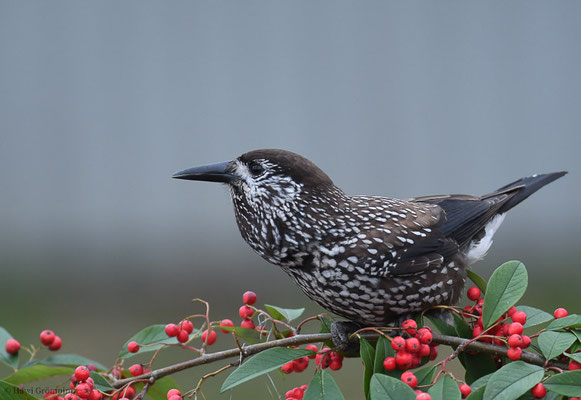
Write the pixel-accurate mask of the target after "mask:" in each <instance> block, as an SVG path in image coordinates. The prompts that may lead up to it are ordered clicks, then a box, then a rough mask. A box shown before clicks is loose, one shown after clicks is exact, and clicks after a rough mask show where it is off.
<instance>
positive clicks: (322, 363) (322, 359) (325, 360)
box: [315, 347, 331, 369]
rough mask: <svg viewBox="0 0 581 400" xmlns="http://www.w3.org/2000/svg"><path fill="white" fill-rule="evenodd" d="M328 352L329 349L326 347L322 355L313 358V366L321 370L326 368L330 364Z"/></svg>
mask: <svg viewBox="0 0 581 400" xmlns="http://www.w3.org/2000/svg"><path fill="white" fill-rule="evenodd" d="M329 350H330V349H329V348H328V347H325V348H324V349H323V350H322V353H319V354H317V356H316V357H315V364H316V365H318V366H319V367H321V368H322V369H325V368H327V367H328V366H329V364H330V363H331V355H330V354H329V353H328V351H329Z"/></svg>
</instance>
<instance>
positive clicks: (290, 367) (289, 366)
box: [280, 361, 294, 374]
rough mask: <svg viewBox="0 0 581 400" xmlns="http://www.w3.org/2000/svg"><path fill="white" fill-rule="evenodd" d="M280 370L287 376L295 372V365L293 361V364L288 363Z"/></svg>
mask: <svg viewBox="0 0 581 400" xmlns="http://www.w3.org/2000/svg"><path fill="white" fill-rule="evenodd" d="M280 369H281V370H282V372H284V373H285V374H290V373H291V372H293V371H294V364H293V363H292V361H291V362H288V363H286V364H285V365H283V366H282V367H280Z"/></svg>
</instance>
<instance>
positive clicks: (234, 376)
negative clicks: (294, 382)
mask: <svg viewBox="0 0 581 400" xmlns="http://www.w3.org/2000/svg"><path fill="white" fill-rule="evenodd" d="M313 354H314V353H313V352H312V351H310V350H305V349H289V348H286V347H274V348H272V349H268V350H264V351H262V352H260V353H258V354H256V355H255V356H252V357H250V358H249V359H248V361H246V362H244V364H242V365H240V366H239V367H238V368H237V369H236V370H235V371H234V372H232V373H231V374H230V375H229V376H228V377H227V378H226V380H225V381H224V384H223V385H222V389H221V390H220V391H221V392H224V391H226V390H228V389H232V388H233V387H235V386H238V385H240V384H241V383H244V382H247V381H249V380H251V379H254V378H256V377H257V376H260V375H264V374H266V373H267V372H270V371H273V370H275V369H277V368H280V367H282V366H283V365H284V364H286V363H287V362H289V361H292V360H296V359H297V358H301V357H304V356H312V355H313Z"/></svg>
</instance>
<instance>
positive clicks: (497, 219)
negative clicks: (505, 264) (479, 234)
mask: <svg viewBox="0 0 581 400" xmlns="http://www.w3.org/2000/svg"><path fill="white" fill-rule="evenodd" d="M505 216H506V213H504V214H497V215H495V216H494V218H492V219H491V220H490V222H489V223H487V224H486V226H485V227H484V233H485V234H484V237H483V238H482V239H480V240H479V241H473V242H472V243H470V247H469V248H468V251H467V252H466V261H467V263H468V264H473V263H475V262H476V261H479V260H482V259H483V258H484V256H485V255H486V253H487V252H488V249H490V246H492V237H493V236H494V233H495V232H496V231H497V230H498V228H499V227H500V225H501V224H502V221H504V217H505Z"/></svg>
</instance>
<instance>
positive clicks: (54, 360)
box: [25, 354, 107, 371]
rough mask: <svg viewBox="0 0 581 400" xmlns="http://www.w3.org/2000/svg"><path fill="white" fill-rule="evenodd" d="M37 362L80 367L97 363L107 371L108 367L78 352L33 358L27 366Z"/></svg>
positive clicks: (96, 364) (99, 368) (101, 368)
mask: <svg viewBox="0 0 581 400" xmlns="http://www.w3.org/2000/svg"><path fill="white" fill-rule="evenodd" d="M36 364H42V365H58V366H63V367H75V368H76V367H78V366H79V365H89V364H95V366H96V367H97V369H98V370H101V371H105V370H106V369H107V368H106V367H105V366H104V365H103V364H101V363H98V362H96V361H93V360H91V359H88V358H86V357H83V356H80V355H78V354H53V355H50V356H48V357H46V358H43V359H42V360H33V361H31V362H28V363H27V364H26V365H25V366H26V367H29V366H32V365H36Z"/></svg>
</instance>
